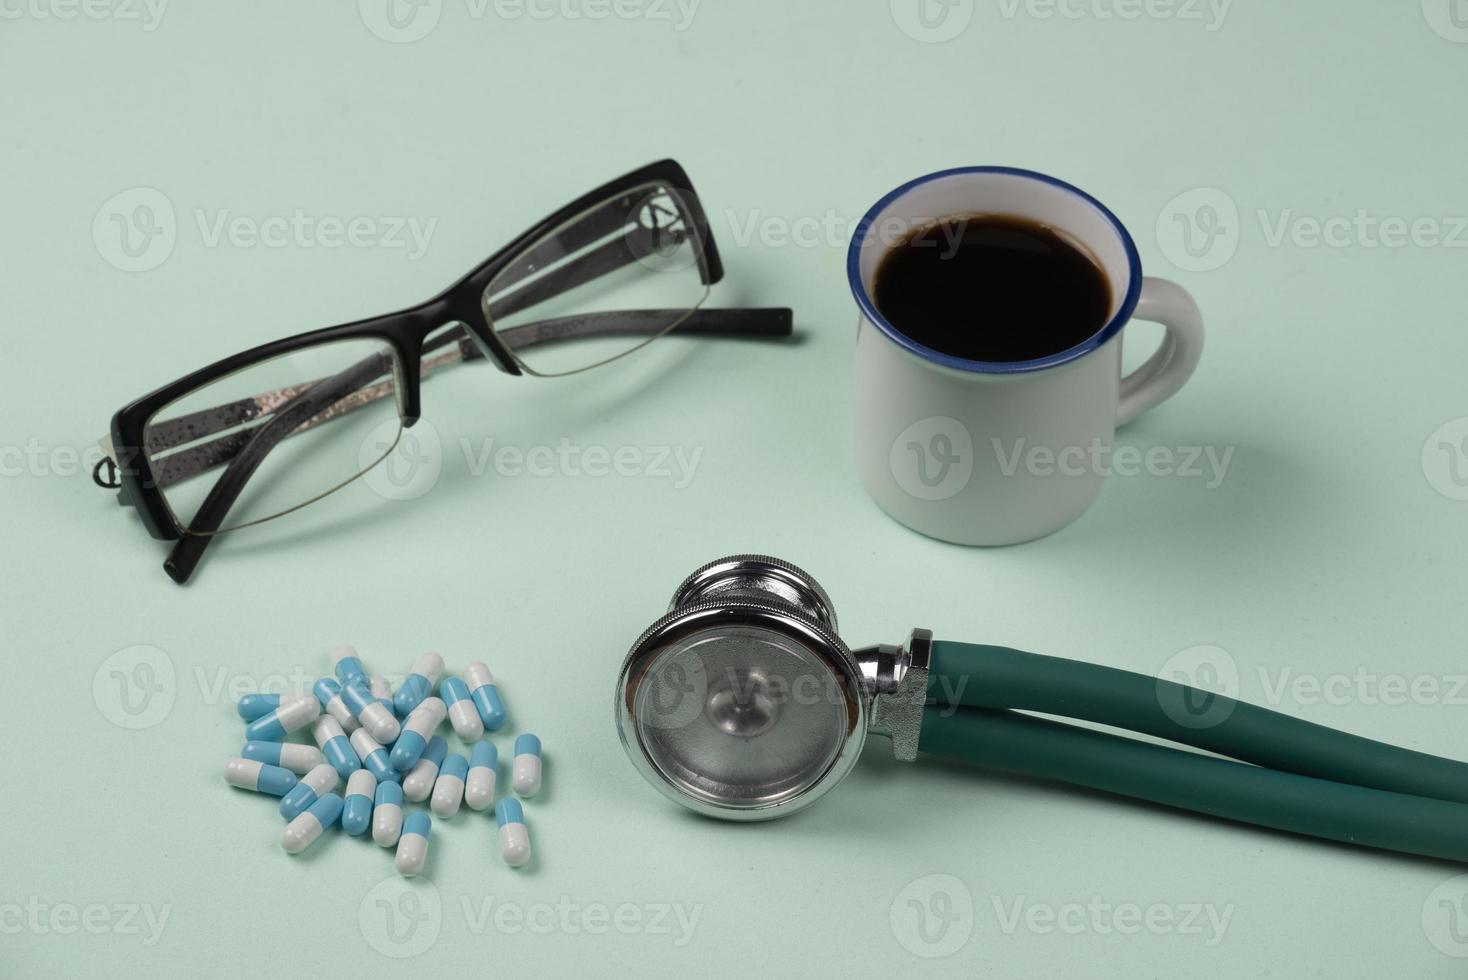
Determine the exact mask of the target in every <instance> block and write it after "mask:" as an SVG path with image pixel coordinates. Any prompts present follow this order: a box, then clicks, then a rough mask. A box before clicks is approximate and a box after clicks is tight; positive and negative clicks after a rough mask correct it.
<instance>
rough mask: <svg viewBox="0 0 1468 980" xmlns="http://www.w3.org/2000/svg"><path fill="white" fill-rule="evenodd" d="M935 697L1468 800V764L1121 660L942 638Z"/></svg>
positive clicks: (931, 682) (932, 681)
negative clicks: (1119, 665)
mask: <svg viewBox="0 0 1468 980" xmlns="http://www.w3.org/2000/svg"><path fill="white" fill-rule="evenodd" d="M928 697H929V698H931V699H933V700H935V701H937V702H938V703H940V704H960V705H964V706H966V707H970V708H1015V709H1019V710H1022V711H1037V712H1041V713H1043V714H1047V715H1061V716H1063V717H1067V718H1078V719H1082V720H1084V721H1091V722H1096V723H1097V724H1101V725H1109V726H1111V727H1113V728H1124V729H1127V730H1128V731H1133V732H1141V733H1144V734H1147V735H1152V736H1155V737H1157V738H1165V739H1168V740H1169V741H1173V742H1179V743H1181V744H1183V745H1192V746H1194V747H1196V748H1200V749H1204V750H1206V751H1209V752H1213V753H1216V754H1218V755H1226V756H1229V757H1231V758H1234V759H1239V760H1242V761H1244V762H1252V763H1254V764H1255V765H1258V766H1265V767H1267V768H1269V769H1277V770H1279V771H1281V772H1289V773H1297V774H1299V775H1302V776H1313V777H1315V778H1317V779H1328V780H1333V781H1335V782H1338V783H1351V784H1353V785H1356V786H1366V787H1370V788H1372V789H1378V790H1387V791H1390V792H1393V793H1405V794H1409V795H1412V796H1425V797H1430V798H1432V799H1435V800H1448V801H1451V802H1455V803H1468V764H1464V763H1462V762H1455V761H1453V760H1452V759H1443V758H1439V757H1437V756H1433V755H1428V754H1426V753H1424V752H1414V751H1412V750H1411V749H1403V748H1398V747H1397V746H1395V745H1387V744H1386V743H1384V742H1375V741H1372V740H1371V739H1369V738H1361V737H1359V736H1356V735H1350V734H1347V733H1346V732H1340V731H1336V730H1335V729H1332V728H1326V727H1324V726H1323V725H1315V724H1311V723H1310V722H1308V721H1302V720H1300V719H1299V718H1292V717H1290V716H1289V715H1284V714H1280V713H1279V712H1277V711H1270V710H1268V709H1266V708H1260V707H1258V706H1256V705H1252V704H1249V703H1247V702H1245V701H1237V700H1235V699H1233V698H1229V697H1224V696H1223V695H1219V694H1213V693H1211V692H1208V691H1202V690H1199V689H1198V688H1193V687H1188V686H1187V685H1184V684H1178V683H1176V682H1174V681H1169V680H1162V679H1159V678H1155V677H1147V676H1145V675H1143V674H1134V673H1132V672H1130V671H1125V670H1117V669H1116V668H1114V667H1101V666H1098V665H1096V664H1088V663H1082V662H1080V661H1077V660H1063V659H1061V658H1059V657H1044V656H1040V655H1039V654H1034V653H1024V652H1022V651H1020V650H1011V649H1008V648H1006V647H994V646H983V645H980V644H976V643H954V642H949V641H938V642H935V643H934V644H933V653H932V662H931V665H930V667H929V674H928Z"/></svg>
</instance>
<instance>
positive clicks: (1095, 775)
mask: <svg viewBox="0 0 1468 980" xmlns="http://www.w3.org/2000/svg"><path fill="white" fill-rule="evenodd" d="M928 696H929V699H930V702H931V703H930V704H929V705H928V707H927V708H926V709H925V710H924V713H923V726H922V732H921V738H920V743H919V748H920V749H921V750H922V751H924V752H927V753H930V754H933V755H939V756H946V757H949V758H955V759H960V760H963V761H967V762H972V763H975V764H978V765H981V766H984V767H986V768H993V769H1000V770H1006V771H1010V772H1016V773H1023V774H1027V775H1033V776H1039V777H1042V778H1048V779H1056V780H1061V781H1064V782H1067V783H1073V784H1076V785H1081V786H1086V787H1089V788H1092V789H1097V790H1101V791H1105V792H1110V793H1117V794H1120V795H1124V796H1131V797H1135V798H1138V799H1144V800H1149V801H1151V802H1154V803H1159V804H1163V805H1166V806H1173V807H1178V808H1181V809H1186V810H1192V811H1195V812H1199V813H1207V814H1211V815H1213V816H1218V817H1224V818H1227V819H1231V820H1238V821H1242V822H1245V823H1251V824H1256V825H1259V826H1264V827H1271V828H1274V829H1278V830H1286V831H1291V832H1294V833H1300V834H1308V835H1310V836H1312V837H1321V838H1326V839H1330V840H1338V841H1344V842H1347V843H1353V844H1360V845H1363V846H1368V847H1378V848H1385V849H1388V850H1393V851H1403V852H1406V853H1412V854H1422V855H1426V856H1430V857H1438V858H1446V859H1449V860H1455V861H1468V765H1465V764H1464V763H1461V762H1456V761H1453V760H1451V759H1443V758H1439V757H1437V756H1432V755H1427V754H1425V753H1422V752H1415V751H1412V750H1410V749H1403V748H1398V747H1396V746H1393V745H1387V744H1385V743H1382V742H1376V741H1372V740H1371V739H1366V738H1360V737H1359V736H1355V735H1350V734H1348V733H1346V732H1340V731H1336V730H1334V729H1330V728H1325V727H1323V726H1321V725H1315V724H1312V723H1310V722H1306V721H1302V720H1300V719H1297V718H1291V717H1290V716H1288V715H1283V714H1280V713H1278V712H1275V711H1269V710H1268V709H1265V708H1260V707H1258V706H1257V705H1252V704H1248V703H1247V702H1243V701H1238V700H1235V699H1232V698H1227V697H1224V696H1222V695H1216V694H1209V693H1208V692H1203V691H1199V690H1196V689H1194V688H1189V687H1187V686H1185V685H1181V684H1176V683H1174V682H1172V681H1167V680H1159V679H1158V678H1154V677H1147V676H1145V675H1143V674H1136V673H1132V672H1130V671H1124V670H1118V669H1116V668H1112V667H1102V666H1098V665H1095V664H1088V663H1083V662H1080V661H1072V660H1064V659H1060V658H1056V657H1045V656H1040V655H1038V654H1032V653H1025V652H1023V651H1019V650H1011V649H1008V648H1005V647H995V646H986V645H980V644H970V643H956V642H951V641H938V642H935V643H934V644H933V647H932V660H931V664H930V667H929V676H928ZM1185 698H1210V699H1212V700H1209V701H1204V702H1199V703H1205V704H1206V705H1207V712H1206V713H1205V714H1204V715H1202V716H1201V720H1198V719H1193V718H1192V717H1190V716H1188V715H1187V714H1186V713H1185V712H1182V711H1179V710H1177V709H1176V706H1181V705H1183V704H1184V703H1186V702H1185V701H1184V700H1183V699H1185ZM1169 708H1172V709H1173V710H1169ZM1024 711H1029V712H1039V713H1042V714H1047V715H1058V716H1061V717H1066V718H1074V719H1077V720H1081V721H1087V722H1093V723H1096V724H1102V725H1107V726H1110V727H1113V728H1119V729H1125V730H1128V731H1133V732H1138V733H1140V734H1145V735H1150V736H1153V737H1155V738H1163V739H1167V740H1169V741H1172V742H1176V743H1179V744H1181V745H1187V746H1192V747H1194V748H1198V749H1203V750H1205V751H1207V752H1212V753H1215V754H1216V755H1220V756H1229V757H1230V758H1227V759H1219V758H1214V757H1211V756H1205V755H1200V754H1198V753H1196V752H1188V751H1183V750H1179V749H1175V748H1170V747H1168V746H1162V745H1154V744H1150V743H1146V742H1142V741H1138V740H1135V739H1130V738H1126V737H1124V736H1119V735H1111V734H1108V733H1105V732H1098V731H1093V730H1091V729H1087V728H1083V727H1079V726H1075V725H1068V724H1065V723H1064V722H1059V721H1050V720H1046V719H1041V718H1034V717H1031V716H1028V715H1024V714H1020V712H1024ZM1234 760H1238V761H1234Z"/></svg>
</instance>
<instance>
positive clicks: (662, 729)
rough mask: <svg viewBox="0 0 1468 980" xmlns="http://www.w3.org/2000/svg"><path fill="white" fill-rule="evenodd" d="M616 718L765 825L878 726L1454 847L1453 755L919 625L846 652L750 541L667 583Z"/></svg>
mask: <svg viewBox="0 0 1468 980" xmlns="http://www.w3.org/2000/svg"><path fill="white" fill-rule="evenodd" d="M1195 710H1196V711H1198V712H1200V713H1194V712H1195ZM1040 715H1046V716H1059V717H1064V718H1073V719H1077V720H1079V721H1082V722H1090V723H1095V724H1100V725H1105V726H1109V727H1111V728H1118V729H1125V730H1130V731H1135V732H1138V733H1141V734H1145V735H1149V736H1153V737H1157V738H1162V739H1167V740H1170V741H1172V742H1174V743H1178V744H1180V745H1184V746H1189V747H1192V748H1198V749H1203V750H1205V751H1206V752H1208V753H1212V754H1211V755H1203V754H1200V753H1197V752H1191V751H1186V750H1183V749H1175V748H1171V747H1168V746H1164V745H1159V744H1155V743H1151V742H1144V741H1139V740H1135V739H1130V738H1126V737H1123V736H1118V735H1113V734H1110V733H1107V732H1103V731H1098V730H1096V729H1094V728H1090V727H1083V726H1076V725H1071V724H1066V723H1063V722H1061V721H1052V720H1049V718H1045V717H1038V716H1040ZM616 722H617V730H618V733H619V735H620V736H621V739H622V743H623V746H624V747H625V748H626V750H627V754H628V756H629V758H630V759H631V760H632V762H633V765H634V766H636V768H637V769H638V771H640V772H641V773H642V775H643V776H644V777H645V778H646V779H647V780H648V782H649V783H651V784H652V785H653V786H654V787H656V788H657V789H658V790H659V791H661V792H662V793H663V794H664V795H666V796H667V797H669V798H670V799H672V800H674V801H676V802H678V803H680V804H682V805H683V806H686V807H688V808H690V809H692V810H695V811H697V812H699V813H702V814H706V815H709V816H715V817H720V818H723V819H730V820H746V821H748V820H767V819H770V818H773V817H777V816H782V815H785V814H788V813H792V812H795V811H797V810H800V809H802V808H804V807H806V806H809V805H810V804H811V803H813V802H815V801H816V800H817V799H819V798H820V797H821V796H822V795H824V794H825V793H826V792H827V791H829V790H830V789H831V788H832V787H833V786H835V785H836V784H837V783H838V782H840V781H841V779H842V778H843V777H844V776H845V775H846V774H847V773H848V772H849V771H850V770H851V767H852V766H853V765H854V764H855V762H856V759H857V757H858V756H859V755H860V752H861V749H862V746H863V744H864V742H865V739H866V736H867V734H868V733H871V734H876V735H883V736H886V737H887V738H889V739H890V740H891V744H892V751H893V754H894V755H895V756H896V757H897V758H898V759H900V760H903V761H912V760H913V759H915V758H916V757H917V755H918V753H919V751H920V750H921V751H922V752H923V753H925V754H929V755H937V756H944V757H948V758H952V759H959V760H962V761H966V762H970V763H974V764H977V765H979V766H982V767H984V768H989V769H998V770H1005V771H1010V772H1017V773H1022V774H1025V775H1030V776H1039V777H1041V778H1046V779H1053V780H1060V781H1064V782H1068V783H1072V784H1076V785H1081V786H1086V787H1089V788H1092V789H1098V790H1102V791H1105V792H1110V793H1114V794H1119V795H1124V796H1131V797H1135V798H1139V799H1145V800H1149V801H1152V802H1155V803H1161V804H1164V805H1167V806H1172V807H1177V808H1181V809H1187V810H1192V811H1195V812H1201V813H1206V814H1209V815H1212V816H1217V817H1223V818H1226V819H1231V820H1237V821H1241V822H1246V823H1252V824H1257V825H1260V826H1265V827H1271V828H1275V829H1279V830H1285V831H1290V832H1294V833H1301V834H1308V835H1311V836H1315V837H1322V838H1328V839H1332V840H1340V841H1346V842H1349V843H1354V844H1361V845H1365V846H1370V847H1379V848H1386V849H1390V850H1398V851H1405V852H1410V853H1415V854H1425V855H1429V856H1434V857H1444V858H1448V859H1451V860H1458V861H1468V765H1465V764H1463V763H1460V762H1455V761H1451V760H1448V759H1442V758H1438V757H1435V756H1430V755H1426V754H1423V753H1420V752H1413V751H1411V750H1407V749H1401V748H1397V747H1394V746H1391V745H1385V744H1383V743H1380V742H1374V741H1371V740H1368V739H1364V738H1359V737H1357V736H1354V735H1348V734H1345V733H1343V732H1338V731H1333V730H1331V729H1327V728H1323V727H1321V726H1318V725H1312V724H1310V723H1307V722H1304V721H1300V720H1298V719H1295V718H1291V717H1289V716H1286V715H1283V714H1279V713H1277V712H1273V711H1268V710H1266V709H1263V708H1259V707H1256V706H1254V705H1250V704H1247V703H1245V702H1242V701H1235V700H1233V699H1231V698H1227V697H1224V696H1222V695H1215V694H1213V693H1211V692H1207V691H1200V690H1197V689H1194V688H1191V687H1187V686H1185V685H1181V684H1176V683H1174V682H1171V681H1168V680H1165V679H1158V678H1151V677H1146V676H1144V675H1140V674H1133V673H1129V672H1127V671H1122V670H1116V669H1113V668H1108V667H1101V666H1097V665H1093V664H1086V663H1082V662H1079V661H1071V660H1061V659H1058V658H1053V657H1043V656H1038V655H1036V654H1030V653H1024V652H1021V651H1018V650H1011V649H1007V648H1003V647H992V646H984V645H977V644H966V643H955V642H949V641H944V642H935V641H934V640H933V636H932V634H931V633H930V632H928V631H927V630H922V629H917V630H913V631H912V633H911V635H910V636H909V637H908V639H907V641H906V643H904V644H903V645H902V646H890V645H879V646H870V647H864V648H862V649H859V650H856V651H852V650H850V649H849V648H848V647H847V646H846V644H845V643H843V642H842V641H841V638H840V636H839V635H838V634H837V625H836V613H835V609H834V607H833V606H832V604H831V600H830V597H829V596H827V595H826V592H825V590H824V589H822V588H821V586H820V585H819V583H817V582H816V581H815V579H814V578H812V577H811V576H810V575H809V574H807V573H806V572H804V571H802V570H801V569H799V568H797V567H796V566H794V565H791V564H789V563H788V562H784V561H781V560H780V559H778V558H771V557H767V556H762V555H736V556H733V557H729V558H722V559H720V560H718V561H714V562H710V563H709V564H707V565H704V566H703V567H701V568H699V569H698V570H697V571H695V572H694V573H693V574H692V575H690V576H689V577H688V578H687V579H685V580H684V581H683V584H682V585H680V586H679V587H678V589H677V591H676V592H675V593H674V594H673V600H672V602H671V603H670V606H669V610H668V612H667V614H666V615H664V616H663V617H662V618H661V619H659V620H658V621H657V622H656V623H654V624H653V625H652V626H651V627H649V628H648V629H647V630H646V631H645V632H644V633H643V634H642V636H641V637H639V638H638V640H637V642H636V643H634V644H633V646H632V649H631V651H630V652H629V653H628V654H627V658H626V660H625V661H624V662H623V664H622V671H621V675H620V678H619V680H618V684H617V692H616ZM1220 757H1224V758H1220Z"/></svg>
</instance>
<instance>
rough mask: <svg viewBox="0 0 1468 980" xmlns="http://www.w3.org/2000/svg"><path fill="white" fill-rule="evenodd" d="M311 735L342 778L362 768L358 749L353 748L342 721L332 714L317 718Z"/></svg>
mask: <svg viewBox="0 0 1468 980" xmlns="http://www.w3.org/2000/svg"><path fill="white" fill-rule="evenodd" d="M311 737H312V738H314V739H315V740H316V744H317V745H319V746H321V754H322V755H323V756H325V757H326V761H327V762H329V763H331V765H332V768H334V769H335V770H336V771H337V775H339V776H341V778H343V779H347V778H349V777H350V776H351V775H352V773H354V772H357V771H358V770H360V769H361V768H362V760H361V759H359V758H357V750H356V749H354V748H352V743H351V740H350V739H348V738H347V733H346V732H344V731H342V726H341V723H340V722H338V721H337V720H336V719H335V718H333V717H331V715H322V716H321V717H320V718H317V719H316V724H314V725H312V726H311Z"/></svg>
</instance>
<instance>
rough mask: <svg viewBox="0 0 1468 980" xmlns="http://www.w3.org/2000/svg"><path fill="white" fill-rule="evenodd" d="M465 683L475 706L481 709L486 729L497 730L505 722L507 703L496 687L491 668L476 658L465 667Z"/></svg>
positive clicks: (480, 717) (480, 715)
mask: <svg viewBox="0 0 1468 980" xmlns="http://www.w3.org/2000/svg"><path fill="white" fill-rule="evenodd" d="M464 683H465V684H468V685H469V696H470V697H471V698H473V699H474V707H476V708H478V709H479V720H480V721H482V722H484V728H485V730H486V731H491V732H497V731H499V730H500V729H501V728H503V727H504V724H505V703H504V702H503V701H501V700H500V689H499V688H498V687H495V684H494V675H493V674H491V673H490V672H489V668H488V667H487V666H485V665H484V664H483V663H481V662H480V661H478V660H476V661H474V662H473V663H471V664H468V665H466V666H465V667H464Z"/></svg>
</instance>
